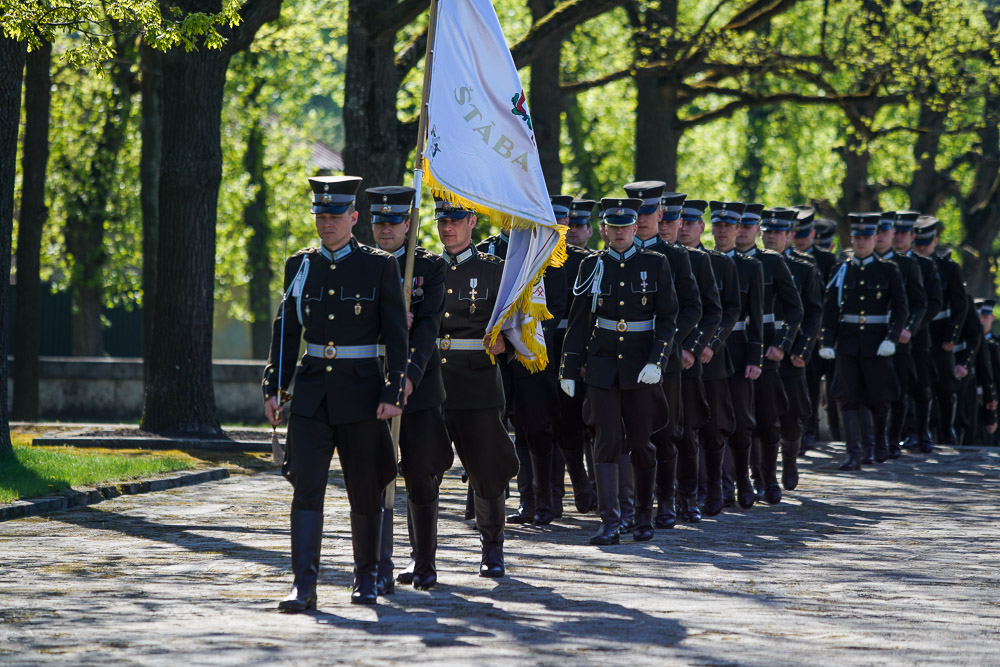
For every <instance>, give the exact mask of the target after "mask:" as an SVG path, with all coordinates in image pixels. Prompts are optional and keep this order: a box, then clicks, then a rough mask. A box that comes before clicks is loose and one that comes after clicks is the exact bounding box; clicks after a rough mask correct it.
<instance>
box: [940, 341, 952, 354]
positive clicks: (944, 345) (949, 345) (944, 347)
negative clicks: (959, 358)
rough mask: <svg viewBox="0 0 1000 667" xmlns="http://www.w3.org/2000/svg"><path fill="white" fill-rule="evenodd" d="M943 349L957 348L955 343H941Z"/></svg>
mask: <svg viewBox="0 0 1000 667" xmlns="http://www.w3.org/2000/svg"><path fill="white" fill-rule="evenodd" d="M941 349H942V350H944V351H945V352H951V351H952V350H954V349H955V344H954V343H941Z"/></svg>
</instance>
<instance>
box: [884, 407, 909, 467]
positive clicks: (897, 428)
mask: <svg viewBox="0 0 1000 667" xmlns="http://www.w3.org/2000/svg"><path fill="white" fill-rule="evenodd" d="M905 421H906V399H905V397H904V399H903V400H902V401H896V402H895V403H893V404H892V407H891V409H890V413H889V430H888V433H887V435H886V442H887V443H888V445H889V458H890V459H898V458H899V457H900V456H902V455H903V449H902V447H900V444H899V443H900V442H902V440H903V427H904V424H905Z"/></svg>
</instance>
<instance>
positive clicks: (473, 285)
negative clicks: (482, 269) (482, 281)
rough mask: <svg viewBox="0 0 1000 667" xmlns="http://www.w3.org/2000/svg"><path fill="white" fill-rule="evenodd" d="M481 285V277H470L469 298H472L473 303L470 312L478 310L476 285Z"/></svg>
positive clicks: (470, 305)
mask: <svg viewBox="0 0 1000 667" xmlns="http://www.w3.org/2000/svg"><path fill="white" fill-rule="evenodd" d="M478 285H479V278H469V298H470V299H472V303H471V304H469V314H470V315H471V314H472V313H474V312H476V287H477V286H478Z"/></svg>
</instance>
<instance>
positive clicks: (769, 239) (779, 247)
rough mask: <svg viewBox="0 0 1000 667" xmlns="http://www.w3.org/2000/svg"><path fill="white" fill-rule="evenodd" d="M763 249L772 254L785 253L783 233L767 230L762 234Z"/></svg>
mask: <svg viewBox="0 0 1000 667" xmlns="http://www.w3.org/2000/svg"><path fill="white" fill-rule="evenodd" d="M763 238H764V247H765V248H767V249H768V250H773V251H774V252H785V239H786V235H785V232H777V231H772V230H768V231H766V232H764V234H763Z"/></svg>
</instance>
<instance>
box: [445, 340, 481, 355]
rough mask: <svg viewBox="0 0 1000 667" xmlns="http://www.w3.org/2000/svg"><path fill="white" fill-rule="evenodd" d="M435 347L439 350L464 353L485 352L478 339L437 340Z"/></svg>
mask: <svg viewBox="0 0 1000 667" xmlns="http://www.w3.org/2000/svg"><path fill="white" fill-rule="evenodd" d="M437 346H438V348H439V349H441V350H462V351H466V352H485V351H486V348H484V347H483V341H482V339H480V338H438V339H437Z"/></svg>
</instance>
